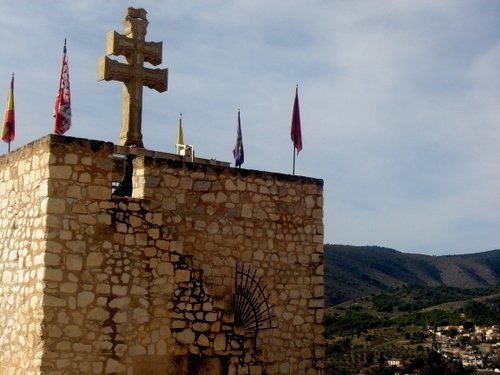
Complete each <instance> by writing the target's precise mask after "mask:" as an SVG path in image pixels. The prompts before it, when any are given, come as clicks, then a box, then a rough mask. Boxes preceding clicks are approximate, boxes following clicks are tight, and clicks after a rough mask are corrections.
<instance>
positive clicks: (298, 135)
mask: <svg viewBox="0 0 500 375" xmlns="http://www.w3.org/2000/svg"><path fill="white" fill-rule="evenodd" d="M290 135H291V138H292V142H293V147H294V149H296V150H297V155H298V154H299V152H300V150H302V132H301V130H300V109H299V86H298V85H297V88H296V89H295V100H294V102H293V114H292V129H291V132H290Z"/></svg>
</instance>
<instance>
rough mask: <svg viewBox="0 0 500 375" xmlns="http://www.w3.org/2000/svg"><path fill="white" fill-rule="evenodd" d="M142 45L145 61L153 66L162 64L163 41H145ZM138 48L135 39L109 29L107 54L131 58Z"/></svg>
mask: <svg viewBox="0 0 500 375" xmlns="http://www.w3.org/2000/svg"><path fill="white" fill-rule="evenodd" d="M141 47H142V48H141V50H142V54H143V57H144V62H147V63H150V64H151V65H153V66H156V65H160V64H161V56H162V50H163V42H144V43H143V44H142V46H141ZM136 50H137V46H136V43H135V41H134V40H133V39H131V38H129V37H127V36H125V35H121V34H118V33H117V32H116V31H109V32H108V33H107V34H106V55H108V56H109V55H114V56H126V57H127V58H129V57H130V56H132V55H133V53H134V52H135V51H136Z"/></svg>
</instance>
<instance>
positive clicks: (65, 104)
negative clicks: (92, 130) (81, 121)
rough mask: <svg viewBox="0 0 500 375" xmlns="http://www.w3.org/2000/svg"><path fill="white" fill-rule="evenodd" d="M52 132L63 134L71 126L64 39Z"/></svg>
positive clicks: (66, 56)
mask: <svg viewBox="0 0 500 375" xmlns="http://www.w3.org/2000/svg"><path fill="white" fill-rule="evenodd" d="M54 118H55V121H54V133H56V134H64V133H66V132H67V131H68V130H69V128H71V93H70V89H69V71H68V55H67V54H66V39H64V48H63V59H62V66H61V78H60V79H59V91H58V92H57V96H56V102H55V104H54Z"/></svg>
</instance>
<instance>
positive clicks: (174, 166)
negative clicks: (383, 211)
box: [0, 135, 324, 375]
mask: <svg viewBox="0 0 500 375" xmlns="http://www.w3.org/2000/svg"><path fill="white" fill-rule="evenodd" d="M131 153H132V154H133V155H132V156H133V158H130V159H133V160H132V163H133V170H132V171H133V173H132V193H131V194H130V196H126V197H117V196H115V195H112V191H113V190H112V186H113V181H118V180H120V178H121V176H120V174H119V173H118V172H119V170H120V169H117V167H116V166H117V162H118V161H119V160H122V159H120V158H123V157H124V156H125V155H128V154H131ZM117 159H119V160H117ZM322 190H323V182H322V180H317V179H312V178H306V177H299V176H290V175H284V174H278V173H268V172H262V171H255V170H246V169H236V168H231V167H229V166H228V165H227V164H224V163H217V162H214V161H210V160H204V159H199V158H195V159H194V161H193V162H192V161H191V160H190V161H187V160H184V159H183V157H181V156H179V155H173V154H164V153H160V152H153V151H148V150H144V149H140V148H134V147H133V148H128V147H122V146H115V145H113V144H111V143H105V142H100V141H92V140H85V139H78V138H71V137H64V136H56V135H49V136H46V137H44V138H41V139H39V140H37V141H35V142H33V143H31V144H28V145H25V146H24V147H21V148H20V149H18V150H16V151H14V152H11V153H9V154H7V155H4V156H2V157H0V235H1V237H0V238H1V247H0V327H2V330H1V334H0V368H1V370H0V372H1V373H2V374H9V375H41V374H44V375H63V374H64V375H66V374H116V375H118V374H120V375H121V374H123V375H146V374H147V375H160V374H161V375H174V374H175V375H188V374H189V375H196V374H203V375H212V374H213V375H240V374H252V375H263V374H283V375H284V374H295V375H317V374H323V368H324V342H323V335H322V333H323V325H322V320H323V222H322V218H323V195H322Z"/></svg>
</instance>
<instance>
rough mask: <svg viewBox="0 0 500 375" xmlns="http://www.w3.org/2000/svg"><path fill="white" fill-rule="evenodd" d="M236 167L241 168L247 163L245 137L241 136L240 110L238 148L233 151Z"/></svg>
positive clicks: (237, 136) (235, 147)
mask: <svg viewBox="0 0 500 375" xmlns="http://www.w3.org/2000/svg"><path fill="white" fill-rule="evenodd" d="M233 156H234V165H235V166H237V167H238V168H241V165H242V164H243V162H244V161H245V152H244V151H243V137H242V136H241V118H240V110H239V109H238V130H237V135H236V146H234V150H233Z"/></svg>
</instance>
